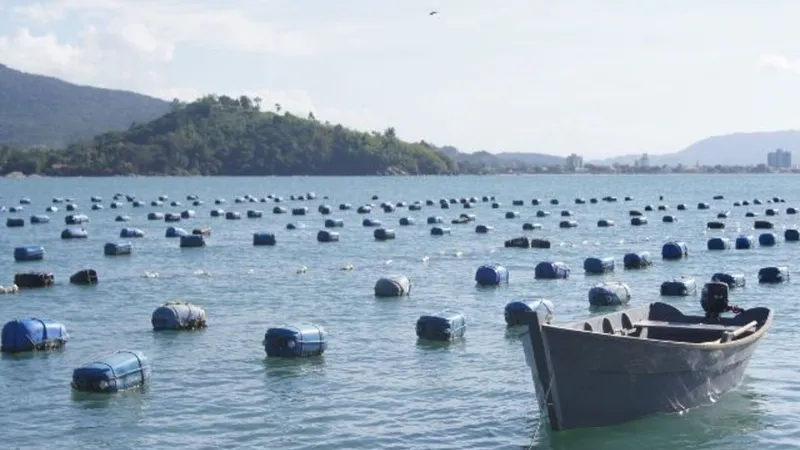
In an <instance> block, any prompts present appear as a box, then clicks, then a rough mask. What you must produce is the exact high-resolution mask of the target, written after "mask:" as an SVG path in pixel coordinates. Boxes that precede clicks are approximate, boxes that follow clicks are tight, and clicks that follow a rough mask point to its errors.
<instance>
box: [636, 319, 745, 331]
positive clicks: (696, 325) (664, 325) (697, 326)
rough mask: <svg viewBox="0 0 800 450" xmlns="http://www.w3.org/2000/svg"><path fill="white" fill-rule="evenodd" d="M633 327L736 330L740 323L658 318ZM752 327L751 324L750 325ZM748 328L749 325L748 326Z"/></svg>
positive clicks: (638, 323) (643, 321) (637, 323)
mask: <svg viewBox="0 0 800 450" xmlns="http://www.w3.org/2000/svg"><path fill="white" fill-rule="evenodd" d="M633 327H634V328H670V329H673V330H708V331H736V330H738V329H739V328H742V326H741V325H720V324H716V323H683V322H662V321H659V320H642V321H640V322H636V323H634V324H633ZM751 327H752V326H751ZM748 328H750V327H748Z"/></svg>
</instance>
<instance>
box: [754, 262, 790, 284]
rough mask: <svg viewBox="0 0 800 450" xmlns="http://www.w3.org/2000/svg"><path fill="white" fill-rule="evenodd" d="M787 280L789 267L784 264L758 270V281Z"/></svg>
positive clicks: (779, 281) (782, 281) (778, 281)
mask: <svg viewBox="0 0 800 450" xmlns="http://www.w3.org/2000/svg"><path fill="white" fill-rule="evenodd" d="M787 281H789V268H788V267H786V266H777V267H775V266H773V267H764V268H762V269H761V270H759V271H758V282H759V283H784V282H787Z"/></svg>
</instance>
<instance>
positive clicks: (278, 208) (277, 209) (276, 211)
mask: <svg viewBox="0 0 800 450" xmlns="http://www.w3.org/2000/svg"><path fill="white" fill-rule="evenodd" d="M287 211H288V209H286V208H284V207H283V206H276V207H274V208H272V214H286V212H287Z"/></svg>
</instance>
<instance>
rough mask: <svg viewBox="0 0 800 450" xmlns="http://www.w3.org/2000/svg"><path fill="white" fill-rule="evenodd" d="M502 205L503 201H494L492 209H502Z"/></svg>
mask: <svg viewBox="0 0 800 450" xmlns="http://www.w3.org/2000/svg"><path fill="white" fill-rule="evenodd" d="M501 206H503V204H502V203H499V202H494V203H492V209H500V207H501Z"/></svg>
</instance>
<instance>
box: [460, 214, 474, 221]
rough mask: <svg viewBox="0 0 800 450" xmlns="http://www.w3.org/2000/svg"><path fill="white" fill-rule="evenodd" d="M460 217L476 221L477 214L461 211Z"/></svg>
mask: <svg viewBox="0 0 800 450" xmlns="http://www.w3.org/2000/svg"><path fill="white" fill-rule="evenodd" d="M459 217H461V218H462V219H466V220H467V222H474V221H475V214H467V213H461V214H460V215H459Z"/></svg>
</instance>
